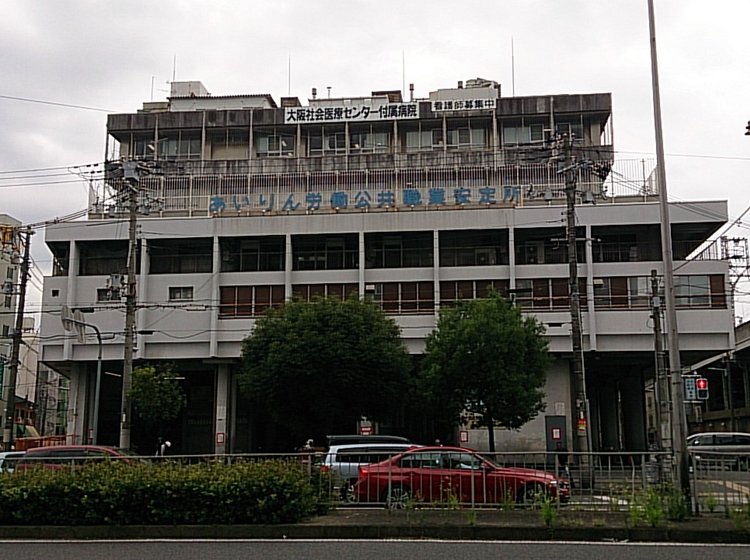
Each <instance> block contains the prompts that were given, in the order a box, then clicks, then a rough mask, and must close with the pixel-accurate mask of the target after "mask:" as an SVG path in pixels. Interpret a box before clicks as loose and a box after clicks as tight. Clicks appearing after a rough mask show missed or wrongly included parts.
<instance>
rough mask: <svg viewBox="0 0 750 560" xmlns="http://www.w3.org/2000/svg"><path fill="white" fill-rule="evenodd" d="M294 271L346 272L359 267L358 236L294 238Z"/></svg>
mask: <svg viewBox="0 0 750 560" xmlns="http://www.w3.org/2000/svg"><path fill="white" fill-rule="evenodd" d="M292 259H293V269H294V270H345V269H355V268H357V267H358V266H359V239H358V237H357V234H347V235H335V236H328V235H298V236H294V237H292Z"/></svg>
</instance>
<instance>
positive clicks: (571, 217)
mask: <svg viewBox="0 0 750 560" xmlns="http://www.w3.org/2000/svg"><path fill="white" fill-rule="evenodd" d="M562 142H563V153H564V160H563V169H562V170H563V172H564V173H565V199H566V202H567V211H566V222H565V223H566V240H567V248H568V276H569V278H568V282H569V285H568V294H569V300H570V337H571V342H572V347H573V360H572V365H573V372H572V373H573V384H574V390H575V394H576V414H577V418H576V425H575V426H573V429H574V430H575V434H576V438H575V447H574V449H575V450H576V451H580V452H582V455H581V462H582V463H586V464H588V461H589V457H588V454H589V453H590V452H591V426H590V422H589V420H590V419H589V403H588V397H587V395H586V375H585V373H584V369H583V368H584V365H583V348H582V346H583V345H582V337H581V298H580V293H579V291H578V245H577V238H576V210H575V203H576V173H577V167H576V165H575V162H574V161H573V140H572V138H571V137H570V136H569V135H567V134H564V135H563V136H562ZM582 466H583V465H582ZM582 472H585V470H583V469H582ZM587 482H590V481H587Z"/></svg>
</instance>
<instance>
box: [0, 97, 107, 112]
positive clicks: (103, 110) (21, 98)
mask: <svg viewBox="0 0 750 560" xmlns="http://www.w3.org/2000/svg"><path fill="white" fill-rule="evenodd" d="M0 99H11V100H13V101H24V102H26V103H39V104H41V105H54V106H56V107H68V108H70V109H84V110H86V111H99V112H101V113H116V112H117V111H113V110H111V109H100V108H99V107H88V106H86V105H74V104H72V103H59V102H57V101H46V100H43V99H31V98H29V97H16V96H13V95H1V94H0Z"/></svg>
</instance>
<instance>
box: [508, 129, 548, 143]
mask: <svg viewBox="0 0 750 560" xmlns="http://www.w3.org/2000/svg"><path fill="white" fill-rule="evenodd" d="M543 141H544V125H543V124H532V125H526V126H505V127H503V144H504V145H505V146H512V145H521V144H532V143H539V142H543Z"/></svg>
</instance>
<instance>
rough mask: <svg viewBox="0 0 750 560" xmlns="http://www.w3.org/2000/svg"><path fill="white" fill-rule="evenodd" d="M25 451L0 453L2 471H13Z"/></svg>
mask: <svg viewBox="0 0 750 560" xmlns="http://www.w3.org/2000/svg"><path fill="white" fill-rule="evenodd" d="M24 454H25V452H24V451H3V452H2V453H0V473H12V472H13V471H14V470H15V468H16V463H18V460H19V459H20V458H21V457H23V456H24Z"/></svg>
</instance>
